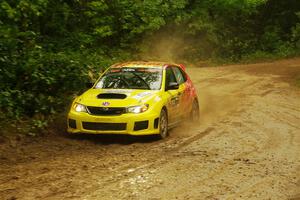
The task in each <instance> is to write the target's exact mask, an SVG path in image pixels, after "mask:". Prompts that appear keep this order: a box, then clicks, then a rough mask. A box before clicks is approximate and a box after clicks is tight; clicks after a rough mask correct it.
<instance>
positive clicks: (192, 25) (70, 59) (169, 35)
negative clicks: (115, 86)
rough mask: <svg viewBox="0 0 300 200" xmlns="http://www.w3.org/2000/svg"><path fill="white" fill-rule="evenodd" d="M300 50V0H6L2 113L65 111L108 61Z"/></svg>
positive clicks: (1, 18) (0, 32)
mask: <svg viewBox="0 0 300 200" xmlns="http://www.w3.org/2000/svg"><path fill="white" fill-rule="evenodd" d="M157 46H161V47H162V48H156V47H157ZM299 52H300V1H298V0H287V1H282V0H242V1H241V0H202V1H188V0H177V1H162V0H139V1H131V0H86V1H81V0H76V1H62V0H51V1H50V0H2V1H1V2H0V91H1V93H0V111H1V112H2V113H4V114H3V115H1V117H2V118H14V119H16V118H22V117H24V116H29V117H34V119H35V117H36V116H39V115H43V116H47V115H50V114H54V113H57V112H61V111H62V110H63V109H65V108H66V107H67V106H66V105H68V103H69V102H70V99H71V98H72V97H73V95H74V94H76V92H79V91H82V90H83V89H84V88H85V83H86V82H87V81H95V79H96V77H98V76H99V73H100V71H102V70H103V69H104V68H105V67H107V66H109V65H110V64H112V63H115V62H118V61H122V60H129V59H141V58H142V59H143V58H145V57H147V56H140V55H148V57H151V56H149V55H151V54H153V55H154V56H152V57H151V58H154V59H156V58H157V59H160V58H161V59H165V58H163V56H162V55H166V54H172V55H173V57H175V58H176V59H175V60H187V61H190V62H193V61H199V60H206V59H210V60H211V59H214V60H225V61H230V62H232V61H240V60H253V59H261V58H274V57H287V56H291V55H297V54H298V53H299ZM160 55H161V57H160ZM168 58H169V57H168ZM39 120H40V119H39V118H38V119H37V121H34V124H35V125H34V126H36V127H44V125H46V123H44V121H45V120H46V119H42V120H40V121H39Z"/></svg>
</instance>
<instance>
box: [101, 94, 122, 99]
mask: <svg viewBox="0 0 300 200" xmlns="http://www.w3.org/2000/svg"><path fill="white" fill-rule="evenodd" d="M126 97H127V95H126V94H117V93H101V94H98V95H97V98H98V99H125V98H126Z"/></svg>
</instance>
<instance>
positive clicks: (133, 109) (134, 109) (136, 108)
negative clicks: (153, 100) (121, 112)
mask: <svg viewBox="0 0 300 200" xmlns="http://www.w3.org/2000/svg"><path fill="white" fill-rule="evenodd" d="M148 108H149V105H148V104H144V105H141V106H132V107H128V108H127V112H129V113H136V114H137V113H142V112H145V111H146V110H148Z"/></svg>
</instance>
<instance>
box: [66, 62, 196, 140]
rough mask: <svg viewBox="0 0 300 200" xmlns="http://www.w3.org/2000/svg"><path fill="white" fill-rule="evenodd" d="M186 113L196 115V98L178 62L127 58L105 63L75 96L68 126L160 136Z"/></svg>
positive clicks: (74, 129)
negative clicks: (129, 60)
mask: <svg viewBox="0 0 300 200" xmlns="http://www.w3.org/2000/svg"><path fill="white" fill-rule="evenodd" d="M188 117H189V118H190V119H191V120H193V121H195V120H198V118H199V104H198V99H197V95H196V90H195V88H194V86H193V84H192V81H191V79H190V78H189V76H188V75H187V74H186V72H185V67H184V66H183V65H176V64H167V63H158V62H127V63H121V64H115V65H113V66H111V67H110V68H108V69H107V70H106V71H105V72H104V73H103V74H102V75H101V77H100V78H99V79H98V80H97V81H96V83H95V84H94V86H93V87H92V88H91V89H89V90H87V91H86V92H84V93H83V94H82V95H81V96H78V97H77V98H75V100H74V101H73V103H72V106H71V109H70V112H69V114H68V132H69V133H91V134H129V135H152V134H158V135H159V136H160V137H161V138H165V137H166V136H167V135H168V129H169V128H171V127H173V126H175V125H177V124H178V123H179V122H181V121H182V120H183V119H186V118H188Z"/></svg>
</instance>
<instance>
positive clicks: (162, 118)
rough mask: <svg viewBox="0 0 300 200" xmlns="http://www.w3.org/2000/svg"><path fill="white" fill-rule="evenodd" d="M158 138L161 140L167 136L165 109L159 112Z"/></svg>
mask: <svg viewBox="0 0 300 200" xmlns="http://www.w3.org/2000/svg"><path fill="white" fill-rule="evenodd" d="M159 136H160V138H161V139H163V138H166V137H167V136H168V114H167V111H166V110H165V109H163V110H162V111H161V113H160V117H159Z"/></svg>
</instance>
